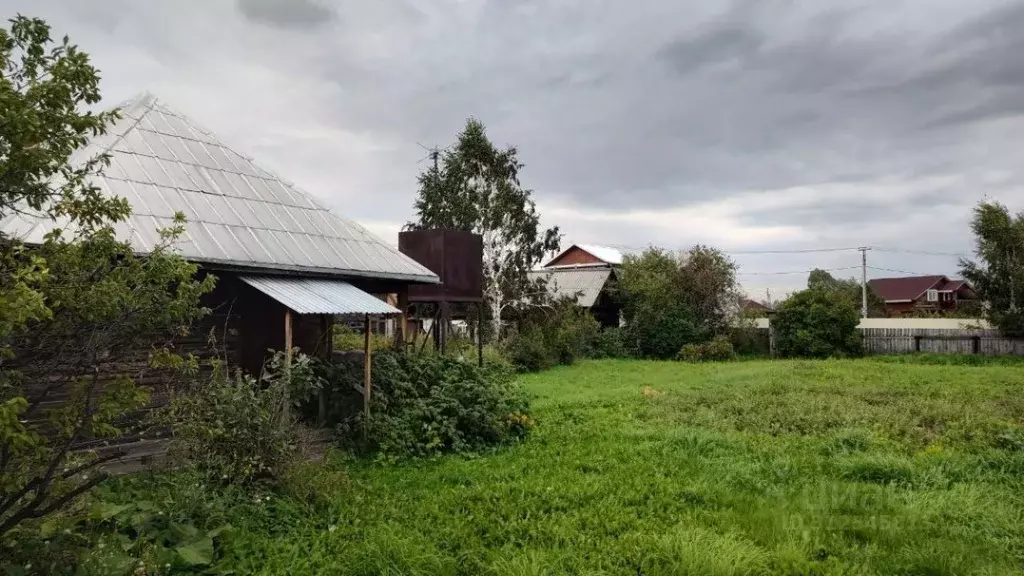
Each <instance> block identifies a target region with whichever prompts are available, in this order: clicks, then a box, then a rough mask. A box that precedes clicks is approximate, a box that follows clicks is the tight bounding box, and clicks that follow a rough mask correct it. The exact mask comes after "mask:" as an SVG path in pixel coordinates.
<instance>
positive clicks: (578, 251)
mask: <svg viewBox="0 0 1024 576" xmlns="http://www.w3.org/2000/svg"><path fill="white" fill-rule="evenodd" d="M632 253H633V251H632V250H623V249H619V248H612V247H610V246H598V245H594V244H573V245H572V246H570V247H569V248H567V249H565V250H563V251H562V252H560V253H559V254H558V255H556V256H555V257H554V258H552V259H551V260H550V261H548V262H547V263H546V264H545V265H544V266H543V267H542V268H540V269H538V270H533V271H531V272H530V278H531V279H533V280H539V279H542V280H544V281H545V282H546V284H547V289H548V291H549V292H550V293H551V295H552V296H554V297H556V298H575V299H576V304H577V305H579V306H581V307H583V308H588V309H590V311H591V312H592V313H593V314H594V317H595V318H596V319H597V321H598V322H600V323H601V325H602V326H605V327H611V326H618V325H619V324H620V318H619V313H620V306H619V305H618V303H617V302H616V301H615V297H614V284H615V281H616V279H617V278H618V273H619V269H620V268H621V267H622V260H623V257H624V256H625V255H626V254H632Z"/></svg>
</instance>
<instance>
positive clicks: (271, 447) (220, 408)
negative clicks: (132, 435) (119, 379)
mask: <svg viewBox="0 0 1024 576" xmlns="http://www.w3.org/2000/svg"><path fill="white" fill-rule="evenodd" d="M310 362H311V361H310V359H309V358H308V357H307V356H305V355H297V356H296V357H295V358H294V362H293V364H292V365H291V366H290V367H289V369H287V370H286V369H285V367H284V353H283V352H278V353H277V354H275V355H274V357H273V358H272V359H271V360H270V361H269V362H268V364H267V367H266V368H265V369H264V371H263V374H262V375H261V376H260V378H258V379H257V378H253V377H251V376H248V375H244V374H240V373H238V374H234V375H229V374H226V373H225V371H224V370H222V369H220V368H219V367H218V369H215V370H214V372H213V374H212V376H211V377H210V378H209V379H208V380H205V381H200V382H196V383H194V384H193V385H192V386H191V387H190V388H189V389H187V390H179V391H177V393H175V394H174V396H173V397H172V398H171V402H170V404H169V405H168V406H167V408H166V409H165V410H163V411H162V412H163V413H162V415H161V418H162V420H163V421H164V422H165V423H167V425H168V426H169V427H170V428H171V429H172V430H173V431H174V437H173V439H172V441H171V444H170V448H169V450H168V456H169V459H170V461H171V462H172V463H173V464H174V465H175V466H176V467H180V468H195V469H198V470H200V471H202V472H203V473H205V474H206V475H207V476H208V477H209V478H211V479H213V480H221V481H224V482H237V483H246V482H251V481H253V480H256V479H259V478H269V477H272V476H274V475H276V474H280V473H282V472H283V471H284V470H285V468H286V467H287V466H288V465H289V464H290V463H291V462H292V461H293V459H294V458H295V456H296V449H297V445H298V428H297V425H298V423H297V419H296V418H297V415H296V412H295V408H294V406H293V404H294V403H295V402H297V401H299V400H300V399H305V398H310V397H311V396H312V390H311V389H312V388H313V385H312V384H311V383H312V382H314V381H315V377H314V376H313V374H312V370H313V369H312V367H311V365H310ZM297 383H301V384H297Z"/></svg>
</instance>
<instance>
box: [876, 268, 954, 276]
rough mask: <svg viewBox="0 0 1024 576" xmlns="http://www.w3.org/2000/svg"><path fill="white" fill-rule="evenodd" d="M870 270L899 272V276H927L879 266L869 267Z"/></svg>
mask: <svg viewBox="0 0 1024 576" xmlns="http://www.w3.org/2000/svg"><path fill="white" fill-rule="evenodd" d="M868 268H870V269H872V270H881V271H882V272H897V273H899V274H914V275H916V276H925V274H922V273H921V272H908V271H906V270H894V269H892V268H879V267H878V266H868ZM936 276H937V274H936Z"/></svg>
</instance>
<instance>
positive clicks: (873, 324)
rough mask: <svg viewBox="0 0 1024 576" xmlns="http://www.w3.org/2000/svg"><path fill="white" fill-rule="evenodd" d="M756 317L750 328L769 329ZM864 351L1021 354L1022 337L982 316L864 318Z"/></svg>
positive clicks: (1022, 346)
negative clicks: (1010, 335) (1009, 333)
mask: <svg viewBox="0 0 1024 576" xmlns="http://www.w3.org/2000/svg"><path fill="white" fill-rule="evenodd" d="M769 324H770V323H769V320H768V319H767V318H758V319H757V322H756V323H755V328H754V330H753V332H757V333H762V334H767V333H769V330H770V329H769ZM858 330H860V332H861V335H862V336H863V337H864V348H865V351H866V352H867V353H868V354H907V353H912V352H932V353H936V354H982V355H988V356H998V355H1018V356H1024V339H1014V338H1005V337H1003V336H1001V335H1000V334H999V331H998V330H995V329H993V328H992V327H991V326H990V325H989V324H988V323H987V322H985V321H984V320H970V319H958V318H867V319H864V320H861V323H860V326H858Z"/></svg>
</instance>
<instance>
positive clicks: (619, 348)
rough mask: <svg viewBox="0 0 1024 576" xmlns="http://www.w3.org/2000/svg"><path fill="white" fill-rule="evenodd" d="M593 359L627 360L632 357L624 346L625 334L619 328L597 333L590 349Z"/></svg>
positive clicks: (606, 329)
mask: <svg viewBox="0 0 1024 576" xmlns="http://www.w3.org/2000/svg"><path fill="white" fill-rule="evenodd" d="M591 348H592V350H591V356H593V357H594V358H629V357H630V356H633V354H632V353H631V352H630V349H629V347H628V346H627V345H626V340H625V334H624V333H623V331H622V329H621V328H605V329H603V330H601V331H600V332H598V333H597V336H596V337H595V338H594V343H593V346H592V347H591Z"/></svg>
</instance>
